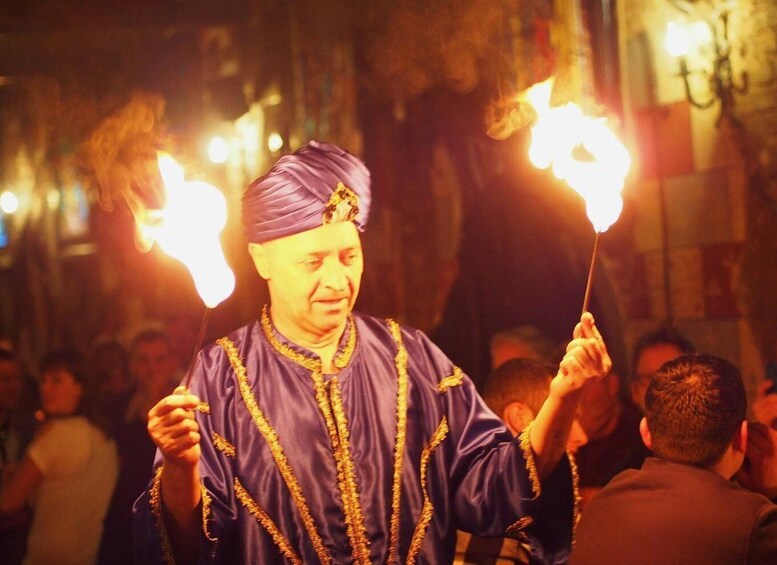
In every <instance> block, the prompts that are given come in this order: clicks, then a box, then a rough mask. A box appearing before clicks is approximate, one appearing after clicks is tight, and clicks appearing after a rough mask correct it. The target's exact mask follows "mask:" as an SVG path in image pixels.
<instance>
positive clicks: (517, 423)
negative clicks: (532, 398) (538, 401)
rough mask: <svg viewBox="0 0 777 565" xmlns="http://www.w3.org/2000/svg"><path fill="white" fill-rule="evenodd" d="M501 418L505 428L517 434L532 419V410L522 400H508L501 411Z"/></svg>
mask: <svg viewBox="0 0 777 565" xmlns="http://www.w3.org/2000/svg"><path fill="white" fill-rule="evenodd" d="M502 420H503V421H504V423H505V425H506V426H507V429H509V430H510V432H511V433H512V434H513V435H514V436H517V435H518V434H519V433H521V431H523V429H524V428H525V427H526V426H528V425H529V423H530V422H531V421H532V420H534V412H532V410H531V408H529V407H528V406H526V405H525V404H524V403H523V402H515V401H513V402H510V403H509V404H508V405H507V406H505V408H504V410H503V411H502Z"/></svg>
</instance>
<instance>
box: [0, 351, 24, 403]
mask: <svg viewBox="0 0 777 565" xmlns="http://www.w3.org/2000/svg"><path fill="white" fill-rule="evenodd" d="M23 384H24V383H23V378H22V371H21V369H20V367H19V364H18V363H17V362H15V361H10V360H5V359H3V360H0V413H4V412H11V411H13V410H15V409H16V408H17V406H18V405H19V402H20V401H21V396H22V388H23Z"/></svg>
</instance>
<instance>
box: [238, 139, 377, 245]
mask: <svg viewBox="0 0 777 565" xmlns="http://www.w3.org/2000/svg"><path fill="white" fill-rule="evenodd" d="M369 211H370V172H369V171H368V170H367V167H365V166H364V163H362V162H361V161H360V160H359V159H357V158H356V157H354V156H353V155H351V154H350V153H348V152H347V151H345V150H344V149H340V148H339V147H337V146H335V145H332V144H329V143H323V142H319V141H311V142H310V143H308V144H307V145H306V146H305V147H301V148H300V149H298V150H297V151H295V152H294V153H292V154H291V155H284V156H283V157H281V158H280V159H279V160H278V162H277V163H275V165H273V167H272V168H271V169H270V170H269V171H268V172H267V174H265V175H264V176H261V177H259V178H258V179H256V180H255V181H254V182H252V183H251V184H250V185H248V188H246V190H245V192H244V193H243V225H244V227H245V231H246V237H247V238H248V241H250V242H253V243H263V242H265V241H270V240H272V239H277V238H279V237H284V236H287V235H293V234H295V233H300V232H303V231H306V230H310V229H313V228H317V227H319V226H321V225H324V224H328V223H331V222H342V221H353V222H354V223H355V224H356V227H357V228H358V230H359V231H364V227H365V226H366V225H367V217H368V216H369Z"/></svg>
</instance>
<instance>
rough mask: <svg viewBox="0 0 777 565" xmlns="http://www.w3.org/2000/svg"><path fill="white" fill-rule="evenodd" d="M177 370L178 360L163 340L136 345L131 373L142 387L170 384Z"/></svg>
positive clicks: (131, 361)
mask: <svg viewBox="0 0 777 565" xmlns="http://www.w3.org/2000/svg"><path fill="white" fill-rule="evenodd" d="M175 370H176V360H175V358H174V357H173V355H172V353H171V352H170V347H169V345H168V344H167V342H166V341H165V340H163V339H151V340H148V341H140V342H138V343H136V344H135V346H134V348H133V351H132V356H131V359H130V371H131V372H132V376H133V377H134V378H135V379H136V380H137V383H138V385H140V387H141V388H142V387H158V386H162V385H167V384H169V383H170V382H171V381H172V379H173V376H174V374H175Z"/></svg>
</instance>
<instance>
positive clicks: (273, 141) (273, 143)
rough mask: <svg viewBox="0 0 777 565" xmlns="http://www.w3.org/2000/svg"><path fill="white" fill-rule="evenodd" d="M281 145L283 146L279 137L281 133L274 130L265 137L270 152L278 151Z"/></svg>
mask: <svg viewBox="0 0 777 565" xmlns="http://www.w3.org/2000/svg"><path fill="white" fill-rule="evenodd" d="M281 147H283V138H282V137H281V134H279V133H278V132H275V131H274V132H272V133H271V134H270V135H269V136H268V137H267V148H268V149H269V150H270V152H271V153H275V152H276V151H280V150H281Z"/></svg>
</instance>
